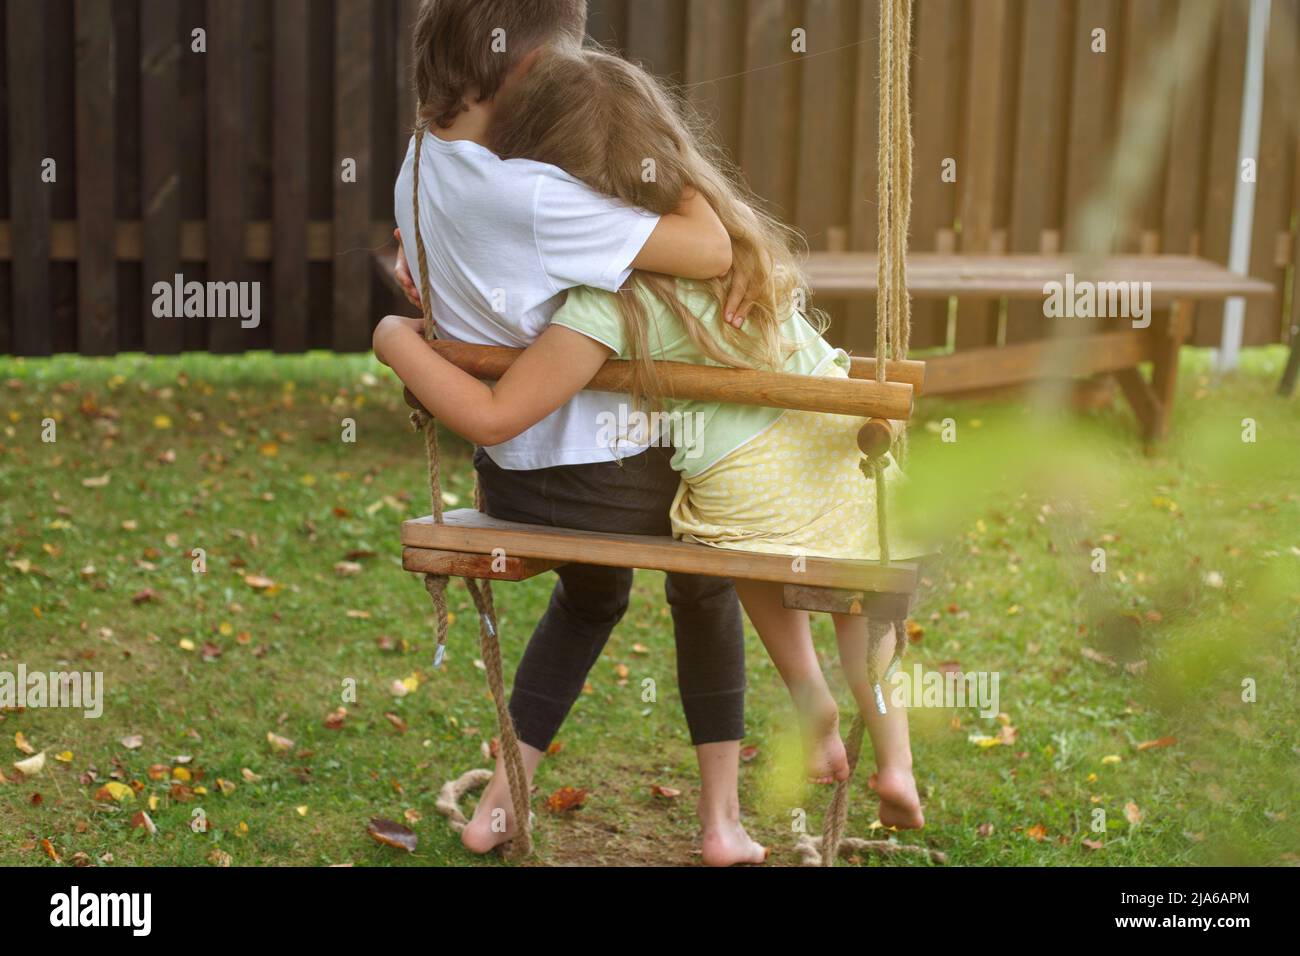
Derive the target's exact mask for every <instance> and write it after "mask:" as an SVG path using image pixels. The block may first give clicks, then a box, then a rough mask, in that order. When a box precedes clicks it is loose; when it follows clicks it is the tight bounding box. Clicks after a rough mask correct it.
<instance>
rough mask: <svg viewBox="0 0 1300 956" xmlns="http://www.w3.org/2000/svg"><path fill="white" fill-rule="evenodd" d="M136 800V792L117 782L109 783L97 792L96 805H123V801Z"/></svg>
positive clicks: (111, 781)
mask: <svg viewBox="0 0 1300 956" xmlns="http://www.w3.org/2000/svg"><path fill="white" fill-rule="evenodd" d="M134 799H135V791H134V790H132V789H131V788H130V787H128V786H127V785H126V784H124V783H118V782H117V781H116V780H110V781H108V783H106V784H104V785H103V786H102V787H100V788H99V789H98V790H96V791H95V802H96V803H121V802H122V801H123V800H134Z"/></svg>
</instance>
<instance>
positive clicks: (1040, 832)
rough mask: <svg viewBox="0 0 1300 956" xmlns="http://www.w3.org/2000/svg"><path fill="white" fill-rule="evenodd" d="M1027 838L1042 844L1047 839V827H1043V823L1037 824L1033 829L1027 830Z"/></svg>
mask: <svg viewBox="0 0 1300 956" xmlns="http://www.w3.org/2000/svg"><path fill="white" fill-rule="evenodd" d="M1025 836H1027V837H1029V839H1031V840H1034V841H1035V842H1038V843H1042V842H1043V840H1045V839H1047V827H1045V826H1043V825H1042V824H1041V823H1035V824H1034V825H1033V826H1032V827H1029V828H1028V829H1027V830H1025Z"/></svg>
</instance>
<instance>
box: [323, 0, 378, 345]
mask: <svg viewBox="0 0 1300 956" xmlns="http://www.w3.org/2000/svg"><path fill="white" fill-rule="evenodd" d="M371 12H372V11H371V9H370V4H369V3H367V2H365V0H338V4H337V7H336V8H335V36H334V41H335V47H334V48H335V63H334V71H335V72H334V76H335V79H334V83H335V87H334V169H333V176H334V295H333V301H334V327H333V332H334V338H333V345H334V348H335V349H338V350H339V351H356V350H360V349H365V348H368V347H369V345H370V329H371V327H372V325H373V321H372V318H371V315H370V300H371V296H370V291H371V288H370V268H371V266H370V248H369V247H370V190H371V183H370V176H371V161H370V160H371V156H370V130H371V122H370V94H371V82H372V80H371V68H372V65H373V64H372V62H371V60H372V55H373V54H372V51H373V49H374V22H373V19H372V17H371ZM345 160H353V161H355V163H356V176H355V182H344V180H343V176H342V169H343V163H344V161H345Z"/></svg>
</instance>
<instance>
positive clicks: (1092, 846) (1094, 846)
mask: <svg viewBox="0 0 1300 956" xmlns="http://www.w3.org/2000/svg"><path fill="white" fill-rule="evenodd" d="M1083 845H1084V846H1085V847H1086V848H1087V849H1089V850H1093V851H1096V850H1100V849H1101V848H1102V847H1103V846H1104V845H1105V844H1103V843H1102V842H1101V841H1100V840H1084V841H1083Z"/></svg>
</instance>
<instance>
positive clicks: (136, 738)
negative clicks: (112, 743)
mask: <svg viewBox="0 0 1300 956" xmlns="http://www.w3.org/2000/svg"><path fill="white" fill-rule="evenodd" d="M118 743H120V744H121V745H122V746H123V747H125V748H126V749H127V750H139V749H140V748H141V747H143V746H144V736H143V735H142V734H130V735H129V736H126V737H123V738H122V739H121V740H119V741H118Z"/></svg>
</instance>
